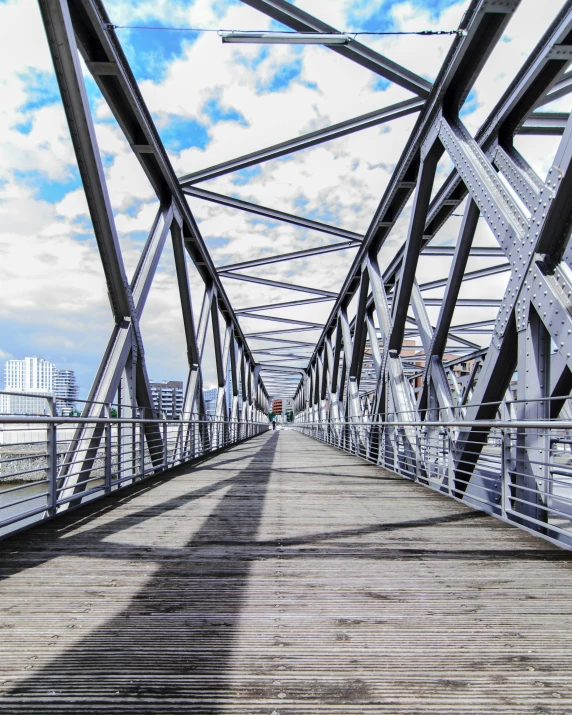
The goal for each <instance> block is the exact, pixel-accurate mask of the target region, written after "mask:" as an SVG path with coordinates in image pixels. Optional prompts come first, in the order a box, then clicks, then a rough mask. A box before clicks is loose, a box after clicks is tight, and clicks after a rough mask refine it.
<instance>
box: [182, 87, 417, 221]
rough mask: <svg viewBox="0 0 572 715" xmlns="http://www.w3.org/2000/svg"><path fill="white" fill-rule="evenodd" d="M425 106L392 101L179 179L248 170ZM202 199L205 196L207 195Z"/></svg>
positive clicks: (194, 179) (413, 101)
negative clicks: (370, 110)
mask: <svg viewBox="0 0 572 715" xmlns="http://www.w3.org/2000/svg"><path fill="white" fill-rule="evenodd" d="M422 106H423V100H420V99H406V100H404V101H403V102H398V103H397V104H392V105H391V106H389V107H384V108H383V109H376V110H375V111H374V112H369V113H368V114H363V115H362V116H360V117H355V118H354V119H347V120H346V121H345V122H340V123H339V124H333V125H332V126H330V127H325V128H324V129H317V130H316V131H315V132H310V133H309V134H303V135H302V136H300V137H296V138H294V139H289V140H288V141H285V142H281V143H280V144H274V145H273V146H270V147H267V148H265V149H261V150H259V151H255V152H252V153H251V154H245V155H244V156H241V157H238V158H237V159H232V160H231V161H225V162H223V163H222V164H217V165H216V166H212V167H210V168H208V169H202V170H201V171H195V172H193V173H192V174H187V175H185V176H181V178H180V179H179V181H180V182H181V185H182V186H184V187H187V186H190V185H191V184H197V183H199V182H201V181H207V180H208V179H214V178H216V177H217V176H223V175H224V174H229V173H231V172H233V171H240V170H241V169H247V168H248V167H249V166H254V165H256V164H260V163H262V162H264V161H270V160H272V159H277V158H279V157H281V156H285V155H287V154H292V153H293V152H296V151H300V150H302V149H308V148H310V147H312V146H317V145H318V144H322V143H323V142H327V141H331V140H332V139H339V138H340V137H344V136H346V135H347V134H352V133H354V132H358V131H361V130H362V129H368V128H369V127H375V126H378V125H379V124H384V123H386V122H390V121H392V120H394V119H399V118H400V117H405V116H407V115H408V114H413V113H414V112H418V111H419V110H420V109H421V107H422ZM188 193H189V194H191V195H197V194H193V193H192V192H191V191H189V192H188ZM202 198H205V197H204V196H203V197H202ZM211 200H212V199H211ZM247 210H248V209H247Z"/></svg>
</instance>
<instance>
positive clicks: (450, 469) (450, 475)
mask: <svg viewBox="0 0 572 715" xmlns="http://www.w3.org/2000/svg"><path fill="white" fill-rule="evenodd" d="M447 452H448V454H447V491H448V492H449V496H450V497H452V496H453V484H454V482H455V461H454V459H453V435H452V434H451V428H450V427H447Z"/></svg>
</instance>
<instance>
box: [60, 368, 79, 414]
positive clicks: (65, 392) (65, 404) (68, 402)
mask: <svg viewBox="0 0 572 715" xmlns="http://www.w3.org/2000/svg"><path fill="white" fill-rule="evenodd" d="M78 392H79V387H78V384H77V382H76V379H75V372H74V371H73V370H56V373H55V377H54V396H55V398H56V410H57V412H58V415H64V417H68V416H69V414H70V412H75V410H76V404H75V401H76V400H77V395H78Z"/></svg>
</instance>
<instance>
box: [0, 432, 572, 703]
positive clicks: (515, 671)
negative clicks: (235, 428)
mask: <svg viewBox="0 0 572 715" xmlns="http://www.w3.org/2000/svg"><path fill="white" fill-rule="evenodd" d="M0 569H1V570H0V632H1V638H0V710H1V712H2V713H3V714H7V713H38V714H39V713H41V714H42V715H46V714H47V713H58V714H61V713H77V712H82V713H107V714H109V715H111V714H112V713H113V715H118V714H123V713H154V714H157V715H170V714H171V713H240V714H241V715H254V714H259V713H264V714H265V715H271V713H274V715H288V714H289V713H300V714H301V713H304V714H308V713H324V714H329V713H338V714H339V713H344V714H346V713H391V714H401V713H407V714H408V715H413V714H417V713H424V714H425V713H438V714H439V715H443V714H444V713H454V714H458V715H467V714H468V713H481V714H483V713H485V714H487V715H489V714H491V713H512V714H514V715H523V714H524V713H535V714H536V713H551V714H554V715H557V714H558V715H565V714H566V713H568V712H571V711H572V648H571V645H572V627H571V626H572V598H571V595H572V569H571V556H570V554H569V553H567V552H565V551H562V550H559V549H557V548H556V547H552V546H551V545H550V544H548V543H546V542H544V541H542V540H540V539H537V538H535V537H533V536H529V535H528V534H526V533H524V532H522V531H520V530H518V529H516V528H513V527H510V526H507V525H505V524H503V523H502V522H500V521H498V520H495V519H493V518H491V517H489V516H486V515H484V514H482V513H480V512H476V511H474V510H472V509H470V508H468V507H465V506H464V505H462V504H459V503H457V502H455V501H452V500H450V499H448V498H446V497H444V496H442V495H439V494H437V493H435V492H432V491H430V490H428V489H426V488H425V487H422V486H419V485H416V484H413V483H411V482H407V481H405V480H403V479H402V478H400V477H397V476H395V475H392V474H390V473H388V472H385V471H383V470H381V469H379V468H376V467H374V466H372V465H370V464H367V463H365V462H363V461H360V460H358V459H357V458H354V457H351V456H348V455H346V454H344V453H342V452H339V451H337V450H335V449H333V448H330V447H327V446H324V445H322V444H320V443H317V442H315V441H313V440H311V439H309V438H307V437H303V436H301V435H299V434H297V433H295V432H292V431H282V432H277V433H272V432H269V433H266V434H264V435H262V436H260V437H257V438H255V439H253V440H251V441H249V442H246V443H242V444H240V445H238V446H236V447H234V448H233V449H230V450H228V451H226V452H224V453H220V454H218V455H217V456H216V457H214V458H212V459H210V460H208V461H205V462H204V463H202V464H201V465H199V466H197V467H195V468H193V469H189V468H188V467H186V468H179V469H178V470H177V471H175V472H174V476H170V478H165V477H159V478H156V479H154V480H151V481H149V482H145V483H140V484H138V485H135V486H134V487H132V488H131V489H130V490H129V491H126V492H125V493H124V494H121V495H118V496H113V497H110V498H109V499H108V500H103V501H100V502H98V503H94V504H92V505H89V506H86V507H85V508H83V509H81V510H79V511H76V512H75V513H72V514H69V515H66V516H64V517H63V518H61V519H59V520H54V521H52V522H49V523H48V522H46V523H45V524H43V525H41V526H39V527H37V528H35V529H33V530H31V531H29V532H26V533H23V534H20V535H16V536H15V537H13V538H11V539H9V540H7V541H4V542H3V543H2V544H0Z"/></svg>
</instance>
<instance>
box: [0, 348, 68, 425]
mask: <svg viewBox="0 0 572 715" xmlns="http://www.w3.org/2000/svg"><path fill="white" fill-rule="evenodd" d="M55 372H56V366H55V365H54V363H53V362H49V361H48V360H44V359H43V358H37V357H25V358H23V359H22V360H7V361H6V364H5V366H4V390H6V391H7V392H12V393H14V392H15V393H18V392H22V393H27V394H26V395H21V396H20V395H0V412H2V413H3V414H13V415H22V414H24V415H38V414H40V415H43V414H49V412H50V408H49V402H48V400H47V399H46V398H47V397H53V395H54V377H55ZM31 395H33V396H31ZM35 395H37V397H36V396H35Z"/></svg>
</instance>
